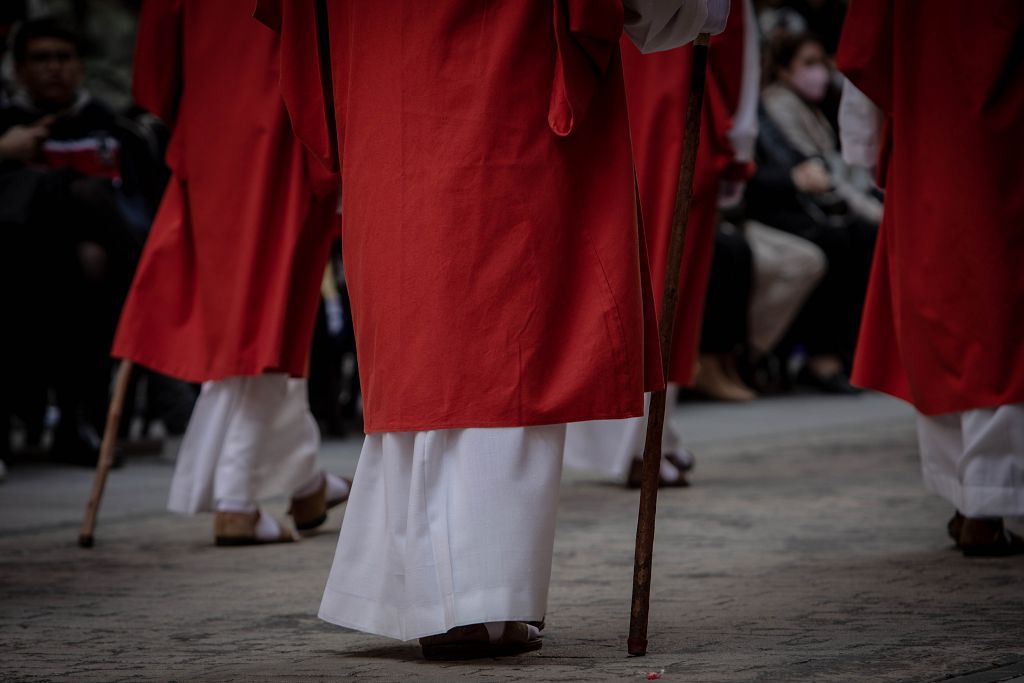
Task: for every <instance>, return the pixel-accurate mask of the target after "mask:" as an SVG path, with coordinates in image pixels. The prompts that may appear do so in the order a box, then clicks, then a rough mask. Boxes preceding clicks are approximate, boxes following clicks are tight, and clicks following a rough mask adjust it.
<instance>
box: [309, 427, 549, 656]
mask: <svg viewBox="0 0 1024 683" xmlns="http://www.w3.org/2000/svg"><path fill="white" fill-rule="evenodd" d="M564 443H565V425H549V426H543V427H508V428H491V429H450V430H435V431H426V432H390V433H384V434H368V435H367V436H366V441H365V442H364V445H363V451H362V453H361V455H360V456H359V465H358V467H357V468H356V474H355V477H354V478H353V486H352V495H351V497H350V498H349V501H348V507H347V508H346V510H345V519H344V521H343V522H342V525H341V535H340V537H339V538H338V548H337V552H336V554H335V556H334V564H333V566H332V567H331V574H330V577H329V578H328V580H327V588H326V589H325V590H324V597H323V601H322V603H321V605H320V618H321V619H324V620H325V621H329V622H331V623H333V624H337V625H339V626H344V627H347V628H352V629H356V630H359V631H363V632H366V633H373V634H377V635H381V636H387V637H389V638H397V639H398V640H411V639H414V638H420V637H423V636H427V635H433V634H437V633H444V632H446V631H448V630H449V629H451V628H454V627H456V626H463V625H468V624H479V623H483V622H489V621H536V620H539V619H541V618H542V617H543V616H544V614H545V612H546V609H547V596H548V584H549V582H550V578H551V557H552V552H553V548H554V540H555V515H556V511H557V509H558V489H559V482H560V479H561V473H562V449H563V446H564Z"/></svg>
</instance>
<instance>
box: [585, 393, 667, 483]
mask: <svg viewBox="0 0 1024 683" xmlns="http://www.w3.org/2000/svg"><path fill="white" fill-rule="evenodd" d="M678 396H679V385H677V384H669V385H668V389H667V391H666V396H665V429H664V431H663V432H662V437H661V452H662V454H667V453H678V452H679V451H680V449H681V448H682V447H683V442H682V434H681V433H680V431H679V427H678V426H676V425H675V424H674V423H673V422H672V407H673V406H674V405H675V404H676V398H677V397H678ZM650 403H651V397H650V395H649V394H648V395H647V396H645V397H644V416H643V417H631V418H627V419H625V420H593V421H591V422H573V423H572V424H570V425H568V430H567V431H566V434H565V466H566V467H568V468H570V469H574V470H582V471H593V472H599V473H601V474H603V475H604V476H606V477H609V478H610V479H612V480H613V481H619V482H624V481H625V480H626V477H627V476H628V475H629V467H630V464H631V463H632V462H633V458H639V457H642V456H643V453H644V444H645V443H646V441H647V414H648V412H649V410H648V409H649V407H650ZM677 474H678V473H677V472H675V471H674V468H673V467H672V466H671V465H669V464H668V463H665V462H662V476H664V477H666V478H668V479H674V478H675V477H676V476H677Z"/></svg>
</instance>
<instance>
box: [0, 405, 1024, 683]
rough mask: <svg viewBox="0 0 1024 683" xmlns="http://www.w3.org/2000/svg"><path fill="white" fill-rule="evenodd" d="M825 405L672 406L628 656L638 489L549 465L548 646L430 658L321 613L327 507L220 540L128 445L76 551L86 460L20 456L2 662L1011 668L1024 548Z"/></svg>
mask: <svg viewBox="0 0 1024 683" xmlns="http://www.w3.org/2000/svg"><path fill="white" fill-rule="evenodd" d="M820 403H821V402H820V401H819V400H818V399H813V401H811V402H807V401H805V403H803V404H800V403H799V402H797V403H795V404H791V405H790V406H789V407H788V408H787V409H786V410H781V411H780V410H779V404H778V403H775V404H773V403H771V402H763V406H762V407H753V408H748V409H745V410H732V411H731V412H729V409H726V408H721V409H711V410H710V412H709V409H707V408H697V409H690V408H686V407H684V408H683V409H682V412H681V413H677V416H676V419H679V420H681V421H682V422H683V424H685V425H688V426H689V427H691V428H692V429H691V433H693V434H694V435H695V436H694V441H696V442H701V447H700V452H699V458H700V460H699V469H698V470H697V472H696V474H695V476H694V481H695V485H694V487H693V488H691V489H687V490H668V491H664V492H662V495H661V498H660V501H659V521H658V533H657V548H656V552H655V575H654V594H653V608H652V616H651V643H650V650H651V654H650V655H649V656H647V657H645V658H628V657H626V656H625V633H626V627H627V621H628V613H629V585H630V579H631V563H632V551H633V545H632V534H633V530H634V525H635V515H636V502H637V494H636V493H635V492H630V491H627V490H625V489H621V488H619V487H616V486H612V485H609V484H607V483H604V482H601V481H600V480H598V479H596V478H595V477H593V476H590V475H568V476H567V477H566V479H565V481H564V484H563V489H562V505H561V508H560V518H559V528H558V538H557V542H556V549H555V551H556V552H555V565H554V574H553V582H552V590H551V599H550V605H549V614H548V629H547V633H546V638H545V646H544V649H543V650H541V651H540V652H539V653H536V654H533V655H527V656H524V657H521V658H517V659H511V660H500V661H493V660H488V661H482V662H475V663H466V664H436V663H426V662H423V661H421V660H420V659H419V657H418V648H417V647H416V646H415V644H403V643H396V642H393V641H388V640H385V639H380V638H375V637H369V636H364V635H360V634H354V633H348V632H345V631H342V630H339V629H337V628H335V627H332V626H329V625H327V624H325V623H322V622H320V621H318V620H317V619H316V617H315V613H316V609H317V606H318V604H319V600H320V593H321V590H322V588H323V585H324V582H325V580H326V577H327V572H328V569H329V566H330V561H331V557H332V555H333V551H334V545H335V541H336V536H337V533H336V532H337V529H338V525H339V524H340V517H341V515H340V514H339V513H336V514H334V515H333V516H332V518H331V519H330V521H329V523H328V526H327V530H325V531H324V532H323V533H321V534H320V535H318V536H315V537H313V538H311V539H307V540H305V541H303V542H302V543H300V544H297V545H295V546H274V547H263V548H229V549H218V548H214V547H213V546H212V544H211V543H210V532H211V529H210V520H209V518H202V517H200V518H194V519H190V518H179V517H174V516H171V515H170V514H167V513H164V512H163V511H162V508H163V503H164V499H165V496H166V491H167V485H168V481H169V478H170V474H171V466H170V464H169V462H168V461H166V460H163V459H160V458H156V457H152V458H136V459H133V460H130V461H129V463H128V465H127V466H126V467H125V468H123V469H121V470H118V471H115V472H114V473H113V474H112V478H111V482H110V486H109V490H108V496H107V499H106V501H105V503H104V508H103V515H102V518H101V524H100V527H99V533H98V543H97V546H96V547H95V548H93V549H91V550H81V549H79V548H77V547H76V546H75V537H76V533H77V523H78V518H79V515H80V511H81V506H82V504H83V502H84V500H85V497H86V494H87V491H88V487H89V482H90V478H91V473H90V472H88V471H83V470H74V469H67V468H58V467H55V466H26V465H20V466H16V467H13V468H12V469H11V472H10V473H9V476H8V480H7V481H6V482H5V483H3V484H0V679H2V680H20V681H39V680H70V681H120V680H126V681H127V680H131V681H137V680H159V681H172V680H173V681H194V680H252V681H262V680H279V679H280V680H296V681H297V680H331V679H342V678H365V679H368V680H409V679H426V680H453V679H457V678H466V679H470V680H558V681H563V680H569V681H598V680H627V681H628V680H637V681H639V680H644V673H645V672H648V671H656V672H661V671H662V670H663V671H664V673H663V676H662V677H663V680H666V681H671V680H676V681H755V680H771V681H779V680H798V679H815V680H850V681H867V680H872V681H873V680H882V681H889V680H893V681H904V680H909V681H937V680H947V679H949V680H955V681H969V682H971V683H981V682H989V681H1003V680H1011V679H1013V678H1014V677H1021V678H1024V558H1012V559H1007V560H987V559H980V560H967V559H965V558H963V557H961V556H960V554H959V553H957V552H956V551H955V550H953V549H952V545H951V543H950V541H949V539H948V538H947V537H946V536H945V531H944V524H945V521H946V519H947V518H948V516H949V515H950V514H951V512H952V511H951V510H950V509H949V507H948V506H947V505H946V504H945V503H944V502H943V501H941V500H939V499H937V498H935V497H934V496H931V495H929V494H928V493H926V492H925V491H924V490H922V488H921V485H920V477H919V474H918V462H917V455H916V448H915V442H914V432H913V424H912V421H910V419H909V418H908V416H907V413H906V411H905V410H903V409H901V408H898V406H896V404H889V403H886V402H884V400H883V399H877V398H871V399H869V400H865V401H862V402H861V403H860V404H855V403H842V404H840V403H837V404H834V407H835V409H836V410H837V411H838V412H840V413H842V414H843V416H844V417H843V419H842V420H839V421H836V422H834V423H833V424H831V425H829V424H828V423H827V422H826V423H821V422H820V421H819V423H818V424H816V425H815V426H812V425H810V424H806V423H802V422H801V420H800V415H806V414H807V411H812V410H816V409H819V408H818V407H817V406H819V404H820ZM812 404H813V405H812ZM801 405H803V408H801V407H800V406H801ZM783 407H784V408H785V407H786V406H783ZM722 411H726V412H722ZM765 411H768V412H767V413H766V412H765ZM772 411H776V413H777V414H778V415H780V416H785V415H787V414H789V415H791V416H792V417H791V418H788V419H789V420H790V426H791V428H789V429H785V428H780V423H779V420H783V421H784V420H785V419H787V418H785V417H778V418H771V415H773V414H775V413H772ZM851 411H852V412H851ZM694 414H696V415H700V416H702V417H701V420H702V421H703V422H702V423H701V424H706V425H710V427H708V428H707V429H705V431H704V435H705V436H707V434H711V435H712V436H713V438H710V439H702V438H700V434H701V429H700V425H697V424H693V423H692V422H688V421H692V420H693V415H694ZM688 415H689V417H687V416H688ZM766 415H767V416H768V417H767V418H766ZM858 415H860V419H859V420H858V419H857V416H858ZM758 420H760V421H761V422H764V423H770V425H771V428H767V427H765V428H763V429H752V428H750V425H751V424H756V423H758ZM716 421H717V422H716ZM730 421H732V423H733V424H735V425H736V428H735V429H734V430H733V431H732V432H730V431H729V430H728V429H726V428H725V427H723V425H725V426H726V427H727V426H728V424H729V423H730ZM805 422H806V421H805ZM782 426H783V427H784V426H785V425H782ZM758 432H760V433H758ZM730 433H735V434H738V435H739V436H737V437H733V438H729V437H727V436H723V435H727V434H730ZM357 451H358V443H357V442H356V441H354V440H352V441H346V442H340V443H333V444H330V445H329V446H328V447H327V448H325V460H326V462H327V463H328V464H329V466H330V467H331V468H332V469H335V470H339V471H341V472H344V473H351V471H352V470H353V469H354V463H355V454H356V453H357ZM276 507H277V510H276V511H277V512H282V511H283V505H277V506H276Z"/></svg>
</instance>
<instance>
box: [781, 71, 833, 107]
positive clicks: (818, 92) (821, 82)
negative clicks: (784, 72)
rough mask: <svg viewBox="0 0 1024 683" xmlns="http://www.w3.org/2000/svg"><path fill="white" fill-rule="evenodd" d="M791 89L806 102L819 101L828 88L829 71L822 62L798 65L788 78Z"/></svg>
mask: <svg viewBox="0 0 1024 683" xmlns="http://www.w3.org/2000/svg"><path fill="white" fill-rule="evenodd" d="M789 82H790V85H792V87H793V90H795V91H796V92H797V94H799V95H800V96H801V97H803V98H804V99H805V100H807V101H808V102H821V101H822V100H823V99H824V98H825V91H826V90H828V82H829V72H828V67H827V66H825V65H824V64H812V65H811V66H799V67H797V68H796V69H795V70H794V71H793V75H792V76H790V79H789Z"/></svg>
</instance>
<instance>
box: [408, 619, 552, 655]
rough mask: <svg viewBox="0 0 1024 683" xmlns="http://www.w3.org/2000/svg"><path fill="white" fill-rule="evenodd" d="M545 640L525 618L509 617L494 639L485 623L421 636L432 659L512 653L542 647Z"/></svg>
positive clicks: (425, 652)
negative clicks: (511, 618)
mask: <svg viewBox="0 0 1024 683" xmlns="http://www.w3.org/2000/svg"><path fill="white" fill-rule="evenodd" d="M543 644H544V643H543V641H542V640H541V637H540V633H539V631H538V630H537V629H536V628H532V627H530V626H529V625H528V624H526V623H524V622H522V621H506V622H505V627H504V630H503V631H502V633H501V635H500V636H499V637H498V638H497V639H494V640H492V639H491V635H490V632H489V631H488V629H487V627H486V626H485V625H484V624H471V625H469V626H456V627H455V628H453V629H451V630H450V631H448V632H447V633H443V634H441V635H436V636H426V637H425V638H420V647H421V648H422V650H423V658H424V659H428V660H431V661H460V660H466V659H481V658H486V657H510V656H514V655H519V654H523V653H524V652H532V651H534V650H539V649H540V648H541V646H542V645H543Z"/></svg>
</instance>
